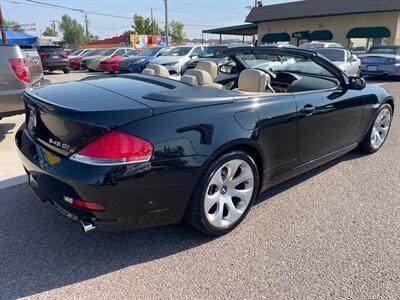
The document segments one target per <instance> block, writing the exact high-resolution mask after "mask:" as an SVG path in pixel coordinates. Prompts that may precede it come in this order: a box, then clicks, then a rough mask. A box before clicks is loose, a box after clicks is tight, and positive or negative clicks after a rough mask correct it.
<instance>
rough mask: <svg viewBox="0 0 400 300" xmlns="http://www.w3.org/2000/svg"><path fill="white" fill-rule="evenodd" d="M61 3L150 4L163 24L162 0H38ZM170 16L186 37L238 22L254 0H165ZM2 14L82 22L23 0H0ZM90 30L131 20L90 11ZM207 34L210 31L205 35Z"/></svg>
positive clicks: (120, 11) (114, 29)
mask: <svg viewBox="0 0 400 300" xmlns="http://www.w3.org/2000/svg"><path fill="white" fill-rule="evenodd" d="M38 1H41V2H47V3H52V4H57V5H62V6H68V7H74V8H79V9H85V10H88V11H95V12H101V13H107V14H113V15H119V16H124V17H132V16H133V15H134V14H135V13H137V14H141V15H144V16H150V8H151V7H152V8H153V13H154V17H155V19H156V21H158V22H159V23H160V25H161V26H163V25H164V23H163V21H164V1H163V0H38ZM287 1H288V0H264V1H263V2H264V5H265V4H275V3H279V2H287ZM168 3H169V20H170V21H171V20H177V21H181V22H183V23H184V24H185V25H186V27H185V32H186V36H187V37H188V38H200V37H201V31H202V29H207V28H214V27H222V26H229V25H238V24H241V23H243V22H244V19H245V17H246V16H247V14H248V12H249V10H248V9H247V8H246V6H249V5H254V0H168ZM0 4H1V6H2V9H3V17H4V18H5V19H7V20H13V21H17V22H18V23H21V24H29V23H36V24H37V31H38V33H39V32H40V31H43V30H44V29H45V28H46V27H47V26H49V25H50V20H60V19H61V16H62V15H64V14H68V15H70V16H71V17H73V18H76V19H77V20H78V21H79V22H80V23H81V24H82V25H83V19H84V18H83V14H82V13H79V12H74V11H69V10H64V9H57V8H50V7H45V6H40V5H36V4H33V3H31V4H30V3H29V2H26V1H25V0H0ZM88 17H89V21H90V31H91V33H93V34H95V35H98V36H99V37H110V36H115V35H119V34H121V33H122V32H124V31H125V30H127V29H129V28H130V25H132V21H130V20H127V19H118V18H111V17H105V16H98V15H93V14H89V15H88ZM206 37H207V38H210V37H212V35H207V36H206Z"/></svg>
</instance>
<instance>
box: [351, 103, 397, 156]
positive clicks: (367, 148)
mask: <svg viewBox="0 0 400 300" xmlns="http://www.w3.org/2000/svg"><path fill="white" fill-rule="evenodd" d="M384 109H388V110H389V111H390V123H391V121H392V119H393V108H392V106H390V104H388V103H385V104H383V105H382V106H381V107H380V108H379V110H378V112H377V113H376V115H375V118H374V120H373V121H372V124H371V127H370V128H369V130H368V132H367V134H366V135H365V137H364V139H363V140H362V142H361V143H360V146H359V149H360V150H361V151H363V152H365V153H369V154H372V153H375V152H377V151H379V149H381V148H382V146H383V145H384V144H385V141H386V139H387V137H388V135H389V132H390V127H391V126H390V125H389V130H388V132H387V134H386V136H385V138H384V140H383V142H382V144H381V146H380V147H379V148H374V147H373V146H372V142H371V134H372V130H373V127H374V123H375V121H376V119H377V118H378V116H379V113H380V112H381V111H382V110H384Z"/></svg>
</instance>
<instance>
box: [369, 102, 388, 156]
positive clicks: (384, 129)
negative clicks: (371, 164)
mask: <svg viewBox="0 0 400 300" xmlns="http://www.w3.org/2000/svg"><path fill="white" fill-rule="evenodd" d="M391 117H392V115H391V113H390V110H389V109H387V108H384V109H382V110H381V111H380V113H379V115H378V116H377V117H376V119H375V122H374V125H373V127H372V131H371V145H372V147H373V148H374V149H379V148H380V147H381V146H382V144H383V143H384V141H385V139H386V136H387V134H388V132H389V128H390V121H391Z"/></svg>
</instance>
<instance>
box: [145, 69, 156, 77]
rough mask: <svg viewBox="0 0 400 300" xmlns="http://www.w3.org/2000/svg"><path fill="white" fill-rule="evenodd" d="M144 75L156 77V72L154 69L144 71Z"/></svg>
mask: <svg viewBox="0 0 400 300" xmlns="http://www.w3.org/2000/svg"><path fill="white" fill-rule="evenodd" d="M142 74H143V75H152V76H156V72H155V71H154V70H152V69H144V70H143V71H142Z"/></svg>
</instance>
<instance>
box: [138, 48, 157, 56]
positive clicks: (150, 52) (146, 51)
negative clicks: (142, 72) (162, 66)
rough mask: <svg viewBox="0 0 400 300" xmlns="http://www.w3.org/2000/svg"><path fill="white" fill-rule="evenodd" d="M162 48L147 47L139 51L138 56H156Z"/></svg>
mask: <svg viewBox="0 0 400 300" xmlns="http://www.w3.org/2000/svg"><path fill="white" fill-rule="evenodd" d="M160 50H161V48H147V49H144V50H143V51H142V52H139V54H138V56H154V55H156V54H157V53H158V51H160Z"/></svg>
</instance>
